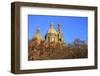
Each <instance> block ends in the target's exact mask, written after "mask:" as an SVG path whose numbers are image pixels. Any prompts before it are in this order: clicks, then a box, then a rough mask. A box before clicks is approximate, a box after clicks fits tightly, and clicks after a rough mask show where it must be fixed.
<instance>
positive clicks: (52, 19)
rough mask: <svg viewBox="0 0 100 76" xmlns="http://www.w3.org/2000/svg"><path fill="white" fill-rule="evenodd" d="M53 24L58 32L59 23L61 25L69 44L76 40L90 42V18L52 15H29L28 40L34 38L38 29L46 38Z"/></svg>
mask: <svg viewBox="0 0 100 76" xmlns="http://www.w3.org/2000/svg"><path fill="white" fill-rule="evenodd" d="M51 23H54V28H55V29H56V30H57V27H58V23H60V24H61V30H62V32H63V35H64V40H65V42H67V43H71V42H72V41H73V40H75V39H76V38H80V39H81V40H85V41H86V42H87V40H88V17H76V16H50V15H28V39H29V40H31V39H32V37H34V35H35V33H36V29H37V28H39V29H40V31H41V35H42V37H43V38H44V36H45V34H46V33H47V31H48V29H49V28H50V24H51Z"/></svg>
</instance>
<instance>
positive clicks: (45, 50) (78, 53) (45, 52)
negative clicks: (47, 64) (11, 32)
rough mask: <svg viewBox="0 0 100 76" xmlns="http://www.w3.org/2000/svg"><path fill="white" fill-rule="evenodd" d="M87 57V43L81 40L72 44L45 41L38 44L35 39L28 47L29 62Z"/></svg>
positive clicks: (76, 40)
mask: <svg viewBox="0 0 100 76" xmlns="http://www.w3.org/2000/svg"><path fill="white" fill-rule="evenodd" d="M87 56H88V46H87V43H86V42H85V41H81V40H80V39H75V40H74V41H73V43H71V44H66V43H60V42H51V43H49V42H45V41H41V42H40V44H38V43H37V41H36V40H35V39H34V40H32V41H30V42H29V46H28V60H48V59H75V58H87Z"/></svg>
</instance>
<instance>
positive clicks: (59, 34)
mask: <svg viewBox="0 0 100 76" xmlns="http://www.w3.org/2000/svg"><path fill="white" fill-rule="evenodd" d="M57 32H58V41H59V42H64V39H63V33H62V31H61V24H58V30H57Z"/></svg>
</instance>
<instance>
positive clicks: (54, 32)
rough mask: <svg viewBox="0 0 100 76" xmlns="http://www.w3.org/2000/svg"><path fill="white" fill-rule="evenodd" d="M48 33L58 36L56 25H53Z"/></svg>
mask: <svg viewBox="0 0 100 76" xmlns="http://www.w3.org/2000/svg"><path fill="white" fill-rule="evenodd" d="M48 33H53V34H57V31H56V30H55V29H54V25H53V24H51V27H50V29H49V30H48Z"/></svg>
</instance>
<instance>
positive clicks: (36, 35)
mask: <svg viewBox="0 0 100 76" xmlns="http://www.w3.org/2000/svg"><path fill="white" fill-rule="evenodd" d="M34 38H36V39H38V40H42V36H41V33H40V30H39V29H37V31H36V34H35V36H34Z"/></svg>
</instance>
